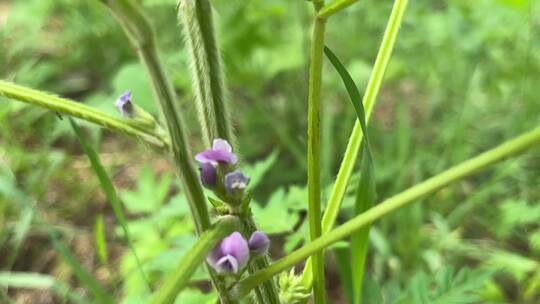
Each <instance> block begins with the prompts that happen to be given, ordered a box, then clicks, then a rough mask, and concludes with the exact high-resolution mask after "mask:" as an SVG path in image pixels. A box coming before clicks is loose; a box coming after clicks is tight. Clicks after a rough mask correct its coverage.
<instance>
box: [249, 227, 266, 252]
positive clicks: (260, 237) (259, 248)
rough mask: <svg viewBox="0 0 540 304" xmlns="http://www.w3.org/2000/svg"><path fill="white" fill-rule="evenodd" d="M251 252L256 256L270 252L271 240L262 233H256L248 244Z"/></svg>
mask: <svg viewBox="0 0 540 304" xmlns="http://www.w3.org/2000/svg"><path fill="white" fill-rule="evenodd" d="M248 246H249V250H251V252H252V253H253V254H255V255H256V256H263V255H265V254H266V253H267V252H268V248H269V247H270V239H269V238H268V236H267V235H266V234H265V233H264V232H261V231H255V232H253V233H252V234H251V237H250V238H249V242H248Z"/></svg>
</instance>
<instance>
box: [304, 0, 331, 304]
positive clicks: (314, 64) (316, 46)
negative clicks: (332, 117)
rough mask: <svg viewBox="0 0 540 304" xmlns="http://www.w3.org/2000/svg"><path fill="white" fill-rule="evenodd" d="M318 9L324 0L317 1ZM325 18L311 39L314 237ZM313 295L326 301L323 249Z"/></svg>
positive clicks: (317, 231) (318, 230) (314, 233)
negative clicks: (321, 0)
mask: <svg viewBox="0 0 540 304" xmlns="http://www.w3.org/2000/svg"><path fill="white" fill-rule="evenodd" d="M314 5H315V11H316V12H317V11H318V10H319V9H320V8H321V7H322V5H323V4H322V2H315V3H314ZM324 31H325V20H323V19H321V18H317V17H315V20H314V24H313V38H312V42H311V61H310V70H309V91H308V105H309V109H308V156H307V158H308V202H309V206H308V218H309V232H310V238H311V240H314V239H316V238H318V237H320V236H321V234H322V226H321V176H320V154H321V151H320V150H321V145H320V137H321V135H320V133H321V130H320V100H321V82H322V65H323V56H324V55H323V54H324V53H323V51H324ZM312 261H313V269H312V273H313V277H314V278H315V280H314V283H313V296H314V300H315V303H325V302H326V296H325V285H324V252H323V251H320V252H318V253H316V254H315V255H313V258H312Z"/></svg>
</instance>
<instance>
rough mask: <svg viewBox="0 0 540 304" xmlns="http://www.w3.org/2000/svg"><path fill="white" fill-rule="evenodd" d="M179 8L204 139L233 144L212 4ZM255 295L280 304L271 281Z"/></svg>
mask: <svg viewBox="0 0 540 304" xmlns="http://www.w3.org/2000/svg"><path fill="white" fill-rule="evenodd" d="M178 8H179V14H178V15H179V18H180V20H181V21H182V24H183V26H184V37H185V40H186V44H187V47H188V50H189V52H190V55H191V69H192V71H191V73H192V77H193V90H194V91H195V96H196V99H195V100H196V104H197V108H198V111H199V121H200V124H201V129H202V133H203V138H204V140H205V142H206V144H207V146H210V143H211V141H212V139H215V138H217V137H220V138H223V139H226V140H227V141H229V142H230V143H231V144H233V145H234V135H233V132H232V127H231V123H230V118H229V112H228V111H227V103H226V89H225V84H224V81H223V75H222V74H223V73H222V70H221V62H220V56H219V52H218V47H217V43H216V37H215V33H214V24H213V20H212V7H211V4H210V2H209V1H208V0H182V1H180V2H179V5H178ZM241 219H242V222H243V223H244V226H245V227H246V228H247V230H248V231H247V233H246V234H247V235H249V234H251V233H252V232H253V231H255V230H256V227H255V224H254V222H253V219H252V217H251V214H242V215H241ZM268 264H269V259H268V257H263V258H260V259H257V260H255V261H254V262H253V263H251V264H250V266H249V269H248V270H249V271H250V273H252V272H255V271H257V270H260V269H262V268H264V267H266V266H268ZM255 295H256V297H257V300H258V302H260V303H270V304H272V303H279V295H278V292H277V287H276V285H275V282H273V281H272V280H270V281H268V282H265V284H263V285H262V286H260V287H258V288H257V290H256V291H255Z"/></svg>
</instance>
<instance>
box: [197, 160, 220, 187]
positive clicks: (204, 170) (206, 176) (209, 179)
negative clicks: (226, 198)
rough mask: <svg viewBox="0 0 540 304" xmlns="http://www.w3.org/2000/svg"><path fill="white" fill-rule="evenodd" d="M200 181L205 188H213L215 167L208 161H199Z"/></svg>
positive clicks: (215, 176)
mask: <svg viewBox="0 0 540 304" xmlns="http://www.w3.org/2000/svg"><path fill="white" fill-rule="evenodd" d="M199 171H200V175H201V182H202V184H203V186H205V187H206V188H210V189H212V188H214V187H215V186H216V182H217V172H216V167H214V166H213V165H212V164H210V163H201V166H200V167H199Z"/></svg>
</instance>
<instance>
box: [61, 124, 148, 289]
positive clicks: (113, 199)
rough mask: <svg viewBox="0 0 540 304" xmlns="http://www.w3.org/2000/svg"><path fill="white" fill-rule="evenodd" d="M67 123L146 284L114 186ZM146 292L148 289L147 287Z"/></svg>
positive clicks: (93, 151) (79, 131)
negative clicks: (108, 204)
mask: <svg viewBox="0 0 540 304" xmlns="http://www.w3.org/2000/svg"><path fill="white" fill-rule="evenodd" d="M69 122H70V123H71V126H72V127H73V131H74V132H75V135H76V136H77V138H78V139H79V142H80V144H81V147H82V148H83V150H84V153H86V156H88V159H89V160H90V164H91V165H92V169H94V172H95V173H96V175H97V177H98V179H99V183H100V185H101V188H102V189H103V192H105V195H106V196H107V200H108V201H109V203H110V204H111V207H112V209H113V211H114V215H115V216H116V220H117V221H118V223H119V224H120V226H121V227H122V230H123V232H124V237H125V238H126V242H127V244H128V246H129V248H130V250H131V252H132V254H133V256H134V257H135V259H136V261H137V267H138V269H139V272H140V274H141V277H142V278H143V279H144V281H145V282H147V284H148V280H147V279H146V276H145V274H144V270H143V267H142V264H141V262H140V260H139V258H138V256H137V252H136V251H135V247H134V246H133V243H132V242H131V237H130V234H129V230H128V226H127V221H126V216H125V215H124V210H123V208H122V203H121V202H120V199H119V198H118V195H117V194H116V190H115V189H114V186H113V184H112V181H111V179H110V178H109V175H107V171H106V170H105V168H104V167H103V165H102V164H101V161H100V159H99V155H98V154H97V153H96V151H95V150H94V149H93V148H92V147H91V146H90V145H89V144H88V142H87V141H86V139H85V138H84V135H83V134H82V132H81V129H80V128H79V126H78V125H77V123H76V122H75V120H73V119H72V118H70V119H69ZM147 288H148V290H150V288H149V287H148V286H147Z"/></svg>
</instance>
